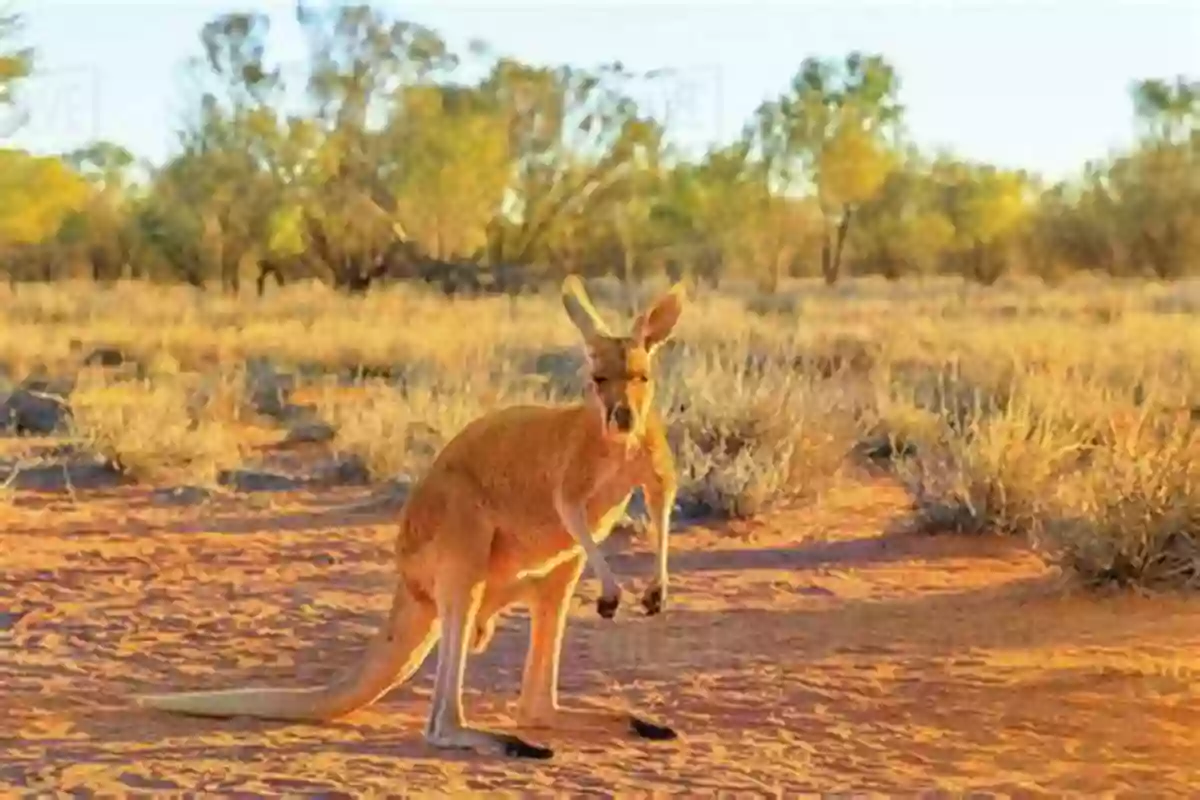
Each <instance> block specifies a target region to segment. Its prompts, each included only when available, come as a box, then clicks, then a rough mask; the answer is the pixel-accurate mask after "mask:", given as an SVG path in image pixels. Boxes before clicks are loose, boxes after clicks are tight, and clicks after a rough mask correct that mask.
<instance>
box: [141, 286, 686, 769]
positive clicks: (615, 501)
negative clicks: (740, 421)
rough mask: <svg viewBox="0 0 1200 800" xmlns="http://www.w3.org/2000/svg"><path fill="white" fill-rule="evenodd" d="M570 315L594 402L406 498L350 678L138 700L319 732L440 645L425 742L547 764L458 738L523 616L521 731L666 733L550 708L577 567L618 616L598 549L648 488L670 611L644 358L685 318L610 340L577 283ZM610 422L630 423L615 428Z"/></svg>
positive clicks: (499, 419)
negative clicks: (500, 639)
mask: <svg viewBox="0 0 1200 800" xmlns="http://www.w3.org/2000/svg"><path fill="white" fill-rule="evenodd" d="M563 303H564V306H565V308H566V310H567V313H568V315H569V316H570V318H571V320H572V321H573V322H574V323H575V325H576V327H577V328H579V331H580V333H581V334H582V336H583V339H584V344H585V349H586V352H587V356H588V376H589V382H588V389H587V397H586V398H585V399H584V401H583V402H582V403H577V404H574V405H569V406H563V407H546V406H532V405H526V406H514V407H510V408H506V409H502V410H499V411H495V412H492V413H490V414H488V415H486V416H485V417H482V418H480V419H478V420H476V421H474V422H472V423H471V424H469V425H467V426H466V427H465V428H464V429H463V430H462V431H460V432H459V434H458V435H457V436H455V438H454V439H453V440H451V441H450V443H449V444H447V445H446V447H445V448H444V449H443V450H442V452H441V453H439V454H438V457H437V458H436V459H435V461H434V463H433V465H432V466H431V467H430V469H429V471H428V473H427V474H426V475H425V476H424V477H423V478H422V479H421V480H420V481H418V482H417V484H416V485H415V486H414V487H413V490H412V493H411V494H410V496H409V499H408V501H407V503H406V505H405V507H404V510H403V512H402V514H401V518H400V521H399V531H398V534H397V538H396V566H397V572H398V581H397V589H396V596H395V600H394V602H393V606H392V611H391V614H390V615H389V618H388V623H387V624H386V625H385V626H384V627H383V629H382V630H381V631H380V632H379V634H378V635H377V636H376V638H375V639H374V640H373V641H372V642H371V644H370V645H369V647H368V650H367V653H366V655H365V657H364V658H363V659H362V661H361V662H360V664H359V666H358V667H357V668H356V669H355V670H354V671H353V672H352V673H351V674H349V675H347V676H345V677H343V678H342V679H340V680H338V681H336V682H335V683H334V684H332V685H330V686H324V687H315V688H307V689H257V688H253V689H240V690H237V689H235V690H229V691H217V692H192V693H183V694H169V695H156V696H152V697H146V698H142V704H143V705H145V706H149V707H155V708H162V709H167V710H174V711H180V712H184V713H192V714H201V715H208V716H232V715H247V716H259V717H267V718H279V719H328V718H331V717H336V716H340V715H342V714H346V713H349V712H351V711H353V710H355V709H356V708H360V707H362V706H364V705H366V704H368V703H370V702H372V701H374V700H375V699H376V698H378V697H379V696H380V695H382V694H383V693H385V692H386V691H388V690H389V689H390V688H391V687H392V686H393V685H395V684H396V683H399V682H402V681H404V680H405V679H407V678H408V677H409V676H410V675H411V674H412V673H413V672H414V671H415V670H416V669H417V667H419V666H420V664H421V662H422V661H423V660H424V659H425V657H426V656H427V655H428V653H429V652H430V651H431V650H432V648H433V645H434V644H435V643H437V642H438V641H439V640H440V642H441V646H440V647H439V648H438V670H437V677H436V681H435V687H434V693H433V704H432V705H433V708H432V710H431V713H430V717H429V723H428V725H427V727H426V738H427V739H428V740H429V741H430V742H431V743H433V744H434V745H436V746H442V747H456V748H470V749H476V750H480V751H485V752H489V751H490V752H503V753H507V754H509V755H518V756H534V757H548V756H549V755H550V751H549V750H546V749H544V748H538V747H534V746H532V745H529V744H527V743H525V742H523V741H521V740H519V739H517V738H516V737H513V736H510V735H506V734H500V733H495V732H491V731H484V730H479V729H476V728H471V727H469V726H467V725H466V723H465V721H464V719H463V711H462V682H463V671H464V668H465V661H466V657H467V650H468V647H469V646H470V647H471V649H473V650H475V651H476V652H478V651H480V650H482V649H483V648H485V647H486V646H487V643H488V640H489V638H490V636H491V631H492V624H493V623H492V621H493V619H494V617H495V615H496V614H498V613H499V612H500V611H502V610H503V609H504V608H506V607H508V606H509V605H512V604H514V603H525V604H526V605H528V606H529V609H530V617H531V631H530V646H529V654H528V656H527V659H526V664H525V674H524V677H523V680H522V685H521V695H520V700H519V704H518V718H519V720H520V721H521V722H522V723H523V724H525V725H529V726H541V727H554V728H563V727H572V726H596V725H603V726H609V725H613V724H616V725H621V726H624V727H625V729H627V730H631V731H633V732H634V733H635V734H637V735H639V736H643V737H647V738H672V737H673V736H674V733H673V732H672V731H670V729H668V728H663V727H660V726H656V725H653V724H651V723H647V722H644V721H642V720H640V719H638V718H636V717H633V716H632V715H630V714H629V713H627V712H623V711H616V710H587V711H584V710H577V711H567V710H565V709H562V708H560V707H559V705H558V700H557V684H558V662H559V654H560V652H561V646H562V640H563V630H564V627H565V623H566V611H567V606H568V603H569V601H570V598H571V594H572V592H573V591H574V588H575V585H576V583H577V582H578V580H579V577H580V574H581V573H582V570H583V566H584V564H585V563H591V565H592V568H593V570H594V571H596V572H597V574H598V577H600V579H601V582H602V585H603V587H604V588H603V592H602V597H601V599H600V602H599V603H598V610H599V612H600V613H601V614H602V615H603V616H606V617H608V616H612V614H613V613H615V611H616V607H617V605H618V603H619V595H620V587H619V585H618V584H617V582H616V578H615V576H613V575H612V573H611V570H610V569H609V567H608V564H607V563H606V561H605V559H604V557H603V555H602V554H601V553H600V552H599V550H598V549H597V547H596V545H597V543H598V542H600V541H602V540H603V539H604V538H605V537H606V536H608V534H609V532H610V531H611V529H612V526H613V524H614V523H615V522H616V521H617V520H618V519H619V518H620V517H621V515H622V514H623V513H624V511H625V507H626V504H627V503H628V501H629V498H630V496H631V494H632V492H633V490H634V489H635V488H637V487H641V488H642V490H643V492H644V493H645V496H646V501H647V507H648V510H649V512H650V515H651V522H652V526H651V528H652V530H653V531H654V534H655V537H656V544H657V552H658V570H657V574H656V577H655V580H654V581H653V582H652V584H651V586H650V587H649V588H648V589H647V591H646V593H645V595H644V596H643V606H644V607H645V608H646V610H647V612H648V613H651V614H653V613H658V612H659V611H660V610H661V609H662V608H663V607H664V604H665V602H666V588H667V560H666V557H667V531H668V529H669V527H670V514H671V509H672V507H673V505H674V498H675V470H674V461H673V458H672V455H671V452H670V449H669V447H668V446H667V441H666V436H665V433H664V430H663V425H662V421H661V420H660V419H659V417H658V415H657V414H656V413H655V411H654V410H653V408H652V405H651V403H652V401H653V396H654V383H653V376H652V354H653V352H654V350H655V349H656V348H657V347H658V346H659V345H660V344H661V343H662V342H663V341H665V340H666V338H667V337H668V336H669V335H670V332H671V330H672V328H673V327H674V325H675V323H676V322H677V320H678V318H679V315H680V313H681V311H682V306H683V296H682V292H681V291H679V290H678V289H676V290H673V291H672V292H671V293H670V294H668V295H666V296H665V297H663V298H662V299H660V300H659V302H658V303H657V304H655V306H654V307H653V308H651V309H650V310H649V311H648V312H646V313H645V314H643V315H642V316H641V317H639V318H638V320H637V321H636V322H635V323H634V326H633V330H632V333H631V334H630V335H628V336H621V337H618V336H613V335H612V334H610V333H609V332H608V330H607V328H606V327H605V325H604V323H603V322H602V321H601V320H600V317H599V315H598V314H597V313H596V311H595V309H594V308H593V307H592V305H591V303H590V301H589V300H588V299H587V296H586V293H585V292H584V289H583V285H582V282H580V281H579V280H578V279H577V278H574V277H571V278H568V280H567V281H566V282H565V283H564V285H563ZM617 409H625V410H627V411H628V415H626V416H625V418H624V419H623V420H622V419H621V418H620V417H621V415H620V414H616V413H615V412H616V410H617Z"/></svg>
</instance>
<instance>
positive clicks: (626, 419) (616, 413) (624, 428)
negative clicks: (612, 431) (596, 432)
mask: <svg viewBox="0 0 1200 800" xmlns="http://www.w3.org/2000/svg"><path fill="white" fill-rule="evenodd" d="M608 420H609V422H610V423H612V425H613V427H615V428H616V429H617V430H618V431H620V432H621V433H629V432H630V431H631V430H633V410H632V409H630V408H629V406H627V405H624V404H622V405H619V406H614V407H613V409H612V411H610V412H608Z"/></svg>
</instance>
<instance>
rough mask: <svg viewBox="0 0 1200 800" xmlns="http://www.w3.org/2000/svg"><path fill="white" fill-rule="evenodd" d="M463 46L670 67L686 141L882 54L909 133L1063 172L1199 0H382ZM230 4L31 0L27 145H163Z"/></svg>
mask: <svg viewBox="0 0 1200 800" xmlns="http://www.w3.org/2000/svg"><path fill="white" fill-rule="evenodd" d="M377 4H378V5H380V6H386V7H391V8H393V9H395V11H396V12H397V13H398V14H401V15H403V16H404V18H406V19H409V20H412V21H414V22H419V23H422V24H425V25H428V26H430V27H432V28H434V29H435V30H437V31H438V32H439V33H440V34H441V35H442V36H443V37H444V38H446V39H447V41H448V42H450V43H451V45H452V46H456V47H458V48H461V50H463V51H465V50H466V45H467V43H468V42H469V41H470V40H472V39H483V40H485V41H487V42H488V43H489V44H490V45H491V46H492V48H493V50H495V51H497V52H499V53H503V54H507V55H512V56H515V57H517V58H520V59H522V60H526V61H530V62H534V63H563V62H568V63H572V64H576V65H580V66H587V65H597V64H601V63H605V62H611V61H614V60H620V61H621V62H623V63H624V64H625V65H626V66H628V67H630V68H632V69H639V70H640V69H658V68H669V69H671V70H673V73H672V74H673V76H674V77H673V78H672V79H671V81H670V82H669V83H668V84H667V85H665V86H662V87H660V88H658V89H655V90H649V89H647V90H646V91H645V92H644V93H643V94H642V95H641V96H642V97H643V98H644V99H645V101H646V102H648V103H650V104H652V106H653V107H655V108H659V109H662V110H667V109H669V110H670V117H671V120H672V125H673V133H674V135H675V137H676V139H677V140H678V141H680V142H681V143H683V144H684V145H687V146H702V145H704V144H707V143H709V142H713V141H722V140H728V139H730V138H732V137H734V136H736V135H737V134H738V132H739V131H740V129H741V126H742V125H743V123H744V122H745V121H746V120H747V119H748V118H749V116H750V114H751V113H752V112H753V110H754V108H755V107H756V106H757V105H758V104H759V103H760V102H762V101H763V100H764V99H768V98H770V97H773V96H775V95H777V94H778V93H779V92H781V91H782V90H784V89H785V88H786V86H787V84H788V82H789V80H790V79H791V77H792V75H793V74H794V73H795V72H796V70H797V69H798V67H799V65H800V62H801V61H802V60H803V59H804V58H805V57H806V56H810V55H818V56H825V57H828V56H833V57H840V56H842V55H844V54H845V53H846V52H848V51H850V50H852V49H859V50H864V51H867V52H879V53H882V54H883V55H884V56H885V57H886V58H888V60H889V61H890V62H891V63H892V64H893V65H895V67H896V68H897V70H898V72H899V75H900V78H901V89H900V96H901V101H902V102H903V103H904V105H905V106H906V107H907V109H908V114H907V124H908V128H909V131H910V133H911V136H912V137H913V138H914V139H915V141H916V142H917V143H919V144H920V145H922V146H924V147H927V148H935V147H936V148H940V147H945V148H949V149H951V150H953V151H955V152H956V153H958V154H959V155H961V156H963V157H967V158H974V159H983V160H987V161H990V162H992V163H995V164H999V165H1003V166H1010V167H1018V166H1019V167H1025V168H1030V169H1034V170H1037V171H1039V172H1041V173H1042V174H1044V175H1047V176H1048V177H1066V176H1068V175H1070V174H1072V173H1074V172H1075V171H1077V170H1078V169H1079V168H1080V167H1081V166H1082V165H1083V163H1084V162H1085V161H1087V160H1088V159H1092V158H1102V157H1104V156H1105V155H1107V154H1108V153H1110V152H1111V151H1112V150H1113V149H1114V148H1120V147H1122V146H1124V145H1126V144H1127V143H1128V142H1129V141H1130V139H1131V137H1132V136H1133V121H1132V104H1131V101H1130V96H1129V87H1130V85H1131V83H1132V82H1133V81H1134V80H1135V79H1138V78H1143V77H1164V78H1173V77H1174V76H1175V75H1178V74H1186V75H1189V76H1191V77H1192V78H1195V79H1200V0H1165V1H1163V2H1151V1H1150V0H1143V2H1138V3H1135V2H1130V1H1129V0H1126V1H1125V2H1117V1H1116V0H1095V2H1090V3H1089V2H1086V0H1085V2H1076V3H1068V2H1049V1H1048V0H1043V2H1033V0H1024V1H1023V2H1016V1H1013V0H992V1H991V2H986V3H985V2H969V1H965V0H960V1H959V2H951V1H950V0H943V2H934V1H933V0H926V2H917V1H916V0H908V2H901V1H900V0H894V1H893V2H885V1H884V0H874V2H865V1H864V0H842V1H841V2H837V0H826V1H825V2H819V3H818V2H813V1H812V0H808V2H792V3H785V2H780V1H779V0H773V1H771V2H741V3H734V2H723V3H720V2H707V3H684V2H665V1H664V0H659V2H657V3H647V4H635V3H630V2H611V1H610V2H605V0H586V2H569V1H568V0H559V1H558V2H552V0H542V2H531V1H530V0H525V2H518V1H517V0H491V1H489V0H474V1H473V2H464V1H463V0H440V2H434V1H433V0H416V1H413V2H404V3H394V2H385V1H384V0H377ZM232 7H233V6H232V5H231V4H229V3H227V2H225V3H221V2H199V0H191V1H190V2H188V0H184V1H183V2H178V3H174V2H171V3H168V2H157V3H155V2H95V1H93V2H85V1H84V0H75V1H74V2H64V1H63V0H17V2H16V8H17V10H18V11H20V12H22V13H23V14H24V15H25V18H26V23H27V24H26V32H25V38H26V40H27V43H28V44H30V45H32V46H34V47H35V48H36V49H37V51H38V54H39V59H40V62H41V67H42V69H43V74H42V75H41V76H40V77H38V78H36V79H35V80H33V81H31V83H30V84H29V86H28V87H27V88H28V91H27V94H26V97H27V103H28V110H29V114H30V118H29V124H28V125H27V126H26V127H25V129H24V130H22V131H21V132H20V133H19V134H18V135H17V136H16V137H14V138H13V139H11V140H10V142H9V143H8V144H9V146H12V145H14V144H15V146H18V147H25V148H28V149H32V150H36V151H39V152H62V151H64V150H67V149H70V148H72V147H76V146H78V145H80V144H83V143H85V142H87V141H89V140H92V139H97V138H103V139H108V140H112V141H116V142H118V143H120V144H123V145H125V146H126V147H128V148H130V149H131V150H133V151H134V152H135V153H136V154H138V155H139V156H142V157H145V158H150V159H153V160H155V161H161V160H162V159H163V158H164V156H166V154H168V153H169V152H170V150H171V148H172V146H173V141H174V138H173V137H174V131H175V130H176V128H177V126H178V124H179V121H180V119H181V115H182V114H183V113H184V112H185V110H186V108H187V106H186V99H187V87H188V83H187V80H186V77H185V73H184V70H183V64H184V62H185V59H186V58H188V57H189V56H192V55H195V54H197V53H198V52H199V36H198V34H199V30H200V28H201V26H202V25H203V24H204V22H206V21H207V20H208V19H210V18H211V17H212V16H214V15H215V14H217V13H219V12H221V11H223V10H229V9H230V8H232ZM240 8H241V9H251V8H252V9H256V10H261V11H265V12H267V13H269V14H270V15H271V17H272V32H271V48H272V51H273V52H274V53H276V56H277V58H279V59H281V60H282V61H284V62H289V61H291V62H293V63H298V62H300V61H301V60H302V58H303V53H304V51H303V47H302V40H301V38H300V36H299V29H298V27H297V25H296V22H295V18H294V14H293V8H294V5H293V3H292V2H290V1H277V2H266V3H261V2H260V3H245V4H243V5H242V6H240Z"/></svg>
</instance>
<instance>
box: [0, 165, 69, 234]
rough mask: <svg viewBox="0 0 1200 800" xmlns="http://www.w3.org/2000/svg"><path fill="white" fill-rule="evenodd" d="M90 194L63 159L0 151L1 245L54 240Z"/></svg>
mask: <svg viewBox="0 0 1200 800" xmlns="http://www.w3.org/2000/svg"><path fill="white" fill-rule="evenodd" d="M90 193H91V188H90V187H89V186H88V183H87V181H86V180H85V179H84V178H83V176H81V175H79V174H78V173H76V172H75V171H74V170H72V169H71V168H70V167H69V166H67V164H66V163H65V162H63V161H62V160H61V159H59V158H55V157H53V156H34V155H32V154H30V153H28V152H26V151H24V150H13V149H0V245H12V244H37V243H39V242H42V241H44V240H45V239H47V238H49V237H50V236H53V235H54V234H55V233H56V232H57V231H58V229H59V227H60V226H61V225H62V223H63V221H64V220H65V219H66V218H67V216H68V215H69V214H71V213H72V212H74V211H78V210H80V209H81V208H83V206H84V205H85V204H86V202H87V200H88V198H89V195H90Z"/></svg>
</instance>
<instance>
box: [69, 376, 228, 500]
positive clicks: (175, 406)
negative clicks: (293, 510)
mask: <svg viewBox="0 0 1200 800" xmlns="http://www.w3.org/2000/svg"><path fill="white" fill-rule="evenodd" d="M195 384H196V381H188V380H186V378H185V376H182V375H174V376H171V375H160V376H158V377H155V378H147V379H143V380H131V381H113V380H109V379H107V378H105V377H102V376H98V377H91V378H87V377H85V378H83V379H81V381H80V383H79V384H78V385H77V386H76V388H75V391H74V392H73V393H72V395H71V411H72V428H73V434H74V436H75V437H76V438H77V439H78V440H79V441H80V443H81V444H82V445H83V446H84V447H85V448H87V449H89V450H91V451H92V452H94V453H96V454H97V455H99V456H101V457H102V458H103V459H105V461H107V462H108V463H109V464H110V465H111V466H112V467H114V468H115V469H117V470H119V471H120V472H121V473H123V474H125V475H127V476H129V477H130V478H133V479H134V480H136V481H139V482H145V483H153V484H179V483H187V484H192V485H199V486H213V485H215V484H216V483H217V480H218V476H219V475H220V474H221V473H222V472H223V471H225V470H228V469H233V468H235V467H237V466H238V465H239V464H240V463H241V462H242V457H243V441H242V438H241V436H240V435H239V431H238V430H237V428H236V426H235V424H234V423H235V422H236V414H232V415H231V407H232V408H236V407H237V405H236V402H233V401H230V400H229V399H228V391H227V390H223V389H222V387H223V386H228V385H229V381H227V380H225V379H221V378H217V379H215V380H213V381H212V382H211V383H210V384H209V385H207V386H206V385H203V384H202V385H200V386H196V385H195Z"/></svg>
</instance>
